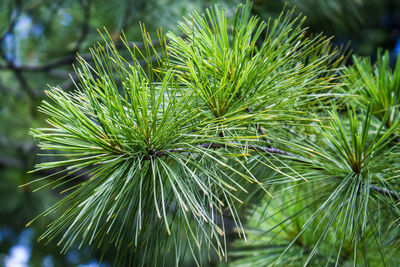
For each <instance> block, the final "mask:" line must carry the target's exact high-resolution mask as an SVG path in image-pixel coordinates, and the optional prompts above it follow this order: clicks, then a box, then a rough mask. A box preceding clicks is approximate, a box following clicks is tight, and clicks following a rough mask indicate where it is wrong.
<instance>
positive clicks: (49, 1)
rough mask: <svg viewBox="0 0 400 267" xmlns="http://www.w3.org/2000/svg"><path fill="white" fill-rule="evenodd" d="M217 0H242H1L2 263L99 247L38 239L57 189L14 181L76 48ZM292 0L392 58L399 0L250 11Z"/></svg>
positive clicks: (49, 262)
mask: <svg viewBox="0 0 400 267" xmlns="http://www.w3.org/2000/svg"><path fill="white" fill-rule="evenodd" d="M217 2H218V3H219V4H221V5H222V6H224V7H226V8H227V9H228V10H232V12H233V11H234V10H235V9H236V7H237V4H238V3H239V2H240V1H237V0H224V1H212V0H209V1H206V0H194V1H184V0H159V1H158V0H157V1H156V0H136V1H134V0H125V1H123V0H120V1H109V0H107V1H105V0H2V1H0V266H2V265H6V266H90V265H91V264H95V265H96V260H95V259H97V257H96V256H97V255H96V251H94V252H93V253H92V254H90V250H89V248H84V249H81V250H79V252H78V250H77V249H73V250H71V251H70V252H68V253H67V254H66V255H60V254H59V250H58V247H57V246H56V244H50V245H47V246H44V245H43V244H42V243H40V244H38V243H37V242H36V241H35V240H36V237H37V236H38V234H39V232H40V230H38V229H44V228H45V225H47V223H48V222H49V221H51V219H52V218H47V220H48V221H46V220H43V219H42V220H41V221H40V223H37V224H34V225H33V226H31V227H30V228H25V224H26V223H27V222H28V221H30V220H31V219H33V218H34V217H35V216H37V215H38V214H39V213H40V212H41V211H43V210H44V209H45V208H46V207H48V206H49V205H50V203H53V202H54V200H55V199H57V198H58V194H57V192H55V191H54V190H53V191H41V192H40V193H33V192H32V189H31V188H29V187H24V188H19V187H18V186H19V185H21V184H24V183H26V182H27V181H29V180H32V179H33V178H35V176H34V175H33V174H27V172H28V171H29V170H31V169H33V165H34V164H35V163H39V162H41V161H45V159H46V157H38V156H36V155H37V153H38V148H37V146H36V144H35V143H34V142H33V139H32V138H31V137H30V136H29V135H28V131H29V129H30V128H32V127H40V126H41V125H45V122H44V118H43V116H42V115H41V114H40V113H38V112H37V106H38V104H39V103H40V101H41V100H42V99H43V97H44V93H43V92H44V90H46V89H47V88H48V87H47V85H48V84H49V85H57V84H58V85H60V87H61V88H63V89H64V90H67V91H68V90H72V89H73V88H74V82H73V81H74V79H76V76H75V75H74V74H73V68H72V65H73V63H74V62H75V60H76V54H77V53H79V54H80V55H81V56H82V57H83V58H85V59H88V60H90V53H89V50H88V49H89V47H91V46H93V44H95V43H96V42H97V41H99V40H100V35H99V34H98V31H97V29H102V28H103V27H105V28H107V30H108V31H109V32H110V34H111V36H112V38H113V39H114V40H115V41H118V38H119V35H120V34H121V33H122V31H124V32H125V34H126V36H127V39H128V40H130V41H136V40H140V35H141V33H140V28H139V21H140V22H143V23H144V24H145V25H146V29H147V31H149V32H150V33H153V36H154V34H155V31H156V29H158V28H162V29H163V32H167V31H173V32H174V31H175V32H176V30H177V21H179V20H181V18H182V17H183V16H184V15H187V14H188V13H189V12H190V11H192V10H199V11H201V10H203V9H205V8H206V7H209V6H210V5H213V4H216V3H217ZM292 7H296V12H299V13H302V14H303V15H305V16H307V20H306V25H307V26H308V27H309V29H308V31H310V32H311V33H319V32H324V34H326V35H327V36H333V43H334V44H335V45H338V46H341V45H342V46H346V45H349V47H350V49H351V50H352V51H353V53H355V54H359V55H365V56H371V57H372V58H375V55H376V51H377V48H378V47H382V48H384V49H387V50H389V51H391V52H392V53H391V55H392V58H391V59H390V60H391V62H394V61H395V57H396V56H397V55H398V54H399V52H400V1H397V0H325V1H321V0H286V1H285V0H255V1H254V3H253V13H254V14H257V15H259V16H260V17H262V18H268V17H276V16H278V15H279V14H280V12H281V11H282V9H283V8H287V9H290V8H292ZM43 174H44V173H38V174H35V175H38V177H40V176H43ZM46 174H48V173H46ZM60 191H61V189H60ZM109 256H111V257H112V255H109ZM105 262H107V255H106V258H105ZM190 264H191V263H190V262H188V265H190ZM105 265H106V263H105Z"/></svg>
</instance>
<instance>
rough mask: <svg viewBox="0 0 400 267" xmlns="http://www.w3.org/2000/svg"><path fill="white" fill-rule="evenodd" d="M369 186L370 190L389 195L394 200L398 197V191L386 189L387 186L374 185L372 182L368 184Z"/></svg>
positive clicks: (399, 197)
mask: <svg viewBox="0 0 400 267" xmlns="http://www.w3.org/2000/svg"><path fill="white" fill-rule="evenodd" d="M369 188H370V190H372V191H374V192H376V193H379V194H381V195H385V196H388V197H391V198H393V199H395V200H399V199H400V194H399V193H398V192H396V191H394V190H390V189H387V188H383V187H379V186H376V185H373V184H371V185H370V186H369Z"/></svg>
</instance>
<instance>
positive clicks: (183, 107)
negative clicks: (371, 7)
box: [31, 4, 400, 266]
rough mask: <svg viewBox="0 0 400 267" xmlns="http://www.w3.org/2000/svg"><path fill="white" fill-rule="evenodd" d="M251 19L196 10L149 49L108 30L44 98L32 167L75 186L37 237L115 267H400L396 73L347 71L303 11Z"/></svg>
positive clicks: (363, 67) (381, 66) (359, 65)
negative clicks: (309, 28) (82, 249)
mask: <svg viewBox="0 0 400 267" xmlns="http://www.w3.org/2000/svg"><path fill="white" fill-rule="evenodd" d="M250 9H251V5H250V4H246V5H243V6H239V7H238V8H237V11H236V13H235V14H234V15H233V16H227V11H225V10H224V9H222V8H220V7H218V6H217V7H214V8H211V9H207V10H206V11H205V13H204V14H199V13H196V12H194V13H192V14H191V15H190V16H189V17H187V18H185V19H184V21H183V22H182V23H180V29H181V33H179V34H174V33H168V34H167V36H164V35H163V34H162V32H159V34H158V36H157V43H159V44H161V47H157V48H156V47H155V46H154V45H153V43H154V41H152V39H151V37H150V36H149V34H148V33H147V32H146V31H145V28H144V26H143V27H142V35H143V44H144V45H143V47H144V48H143V49H139V48H137V47H135V46H132V44H130V43H129V42H128V41H127V40H126V38H124V37H121V42H122V43H124V44H125V46H126V49H125V51H122V52H121V51H119V50H117V48H116V46H115V44H114V42H113V41H112V39H111V37H109V36H108V35H107V33H105V34H104V35H103V40H104V42H103V43H102V44H98V45H97V46H95V47H94V48H93V49H92V50H91V53H92V56H93V63H90V64H89V63H88V62H86V61H85V60H84V59H83V58H80V60H79V64H78V65H77V66H76V67H75V71H76V74H77V75H78V77H79V82H78V83H77V85H76V87H77V89H76V90H75V91H73V92H68V93H67V92H64V91H63V90H62V89H61V88H59V87H51V88H50V90H48V91H47V95H48V99H47V100H45V101H44V102H43V103H42V105H41V107H40V111H41V112H43V113H44V114H46V116H47V117H48V119H47V127H46V128H39V129H32V131H31V133H32V135H33V136H34V137H35V138H36V140H38V141H39V144H40V147H41V148H42V149H44V150H47V151H53V152H54V153H53V154H52V156H53V158H54V160H52V161H49V162H46V163H41V164H38V165H37V167H36V170H46V169H51V168H60V167H62V168H65V169H66V170H67V171H68V172H69V173H70V174H75V176H74V178H73V179H76V180H77V181H74V185H73V186H72V187H71V188H68V189H67V190H65V192H63V198H62V199H61V200H60V201H59V202H57V203H56V204H54V205H53V206H52V207H51V208H49V209H48V210H46V211H45V212H44V213H43V214H41V215H40V216H44V215H48V214H58V215H59V216H58V217H57V218H56V219H55V220H54V221H53V222H52V223H51V224H50V225H49V227H48V228H47V229H46V230H45V232H44V233H43V235H42V237H41V239H44V240H48V241H51V240H53V239H55V240H58V241H59V244H60V245H61V247H62V250H63V251H67V250H68V249H70V248H71V247H72V246H73V245H75V244H79V245H80V246H86V245H90V246H97V247H100V248H101V249H102V250H103V251H104V253H106V252H107V251H108V250H112V249H115V250H116V251H117V257H116V261H115V264H116V265H119V266H136V265H139V266H140V265H142V266H148V265H153V264H157V265H162V264H168V265H170V264H171V261H172V262H174V263H175V264H176V265H180V264H182V263H183V262H185V261H190V260H193V261H195V262H196V264H197V265H207V262H208V261H210V260H212V259H215V258H216V259H219V260H228V261H229V262H234V263H235V264H237V265H246V266H256V265H257V264H261V265H263V266H268V265H287V264H292V265H293V266H297V265H303V264H310V263H313V264H320V263H323V264H328V265H329V264H336V265H337V264H344V263H349V264H354V265H356V264H359V263H360V262H361V263H362V264H366V265H368V264H370V263H371V262H374V261H376V260H377V258H378V259H380V260H383V261H384V262H385V263H386V264H388V265H396V263H398V260H399V259H398V257H396V254H395V251H396V239H397V235H398V228H397V219H398V218H399V210H398V207H397V202H398V200H399V195H398V193H397V191H396V190H397V189H398V182H397V180H398V176H399V174H398V173H399V170H398V166H399V164H398V160H397V156H398V154H399V150H398V137H397V132H398V127H399V120H398V115H397V114H398V105H397V102H396V101H397V97H398V96H397V91H395V90H398V87H399V86H398V84H399V82H400V80H399V77H400V75H399V73H400V68H399V66H400V65H399V64H400V63H398V64H397V66H396V69H395V71H394V72H395V73H394V74H393V75H392V71H391V70H390V67H389V66H388V63H387V61H388V59H387V57H388V55H386V54H385V55H384V56H383V57H382V58H381V57H380V56H379V58H380V61H379V62H378V65H377V66H376V67H375V66H371V65H370V63H369V61H367V60H364V59H355V66H354V67H349V68H346V67H344V65H343V64H342V59H343V56H342V55H341V52H340V51H339V50H338V49H335V48H332V46H331V44H330V40H329V39H328V38H326V37H324V36H322V35H317V36H309V35H307V32H306V29H305V28H304V27H303V22H304V19H302V18H301V17H295V16H294V12H293V11H288V12H284V13H282V15H281V16H280V17H279V18H278V19H274V20H273V19H270V20H267V21H263V20H261V19H260V18H258V17H255V16H251V13H250ZM399 62H400V61H399ZM344 74H345V75H344ZM382 86H383V87H384V88H386V89H385V90H383V89H381V87H382ZM385 86H386V87H385ZM46 155H49V154H46ZM82 174H84V175H83V176H84V177H90V179H79V175H82ZM68 177H71V176H68ZM41 180H45V181H46V184H45V186H49V187H53V188H65V185H66V184H69V183H70V181H69V180H68V179H66V178H65V177H61V178H57V179H54V178H53V177H44V178H42V179H41ZM40 216H39V217H40ZM377 256H378V257H377Z"/></svg>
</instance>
